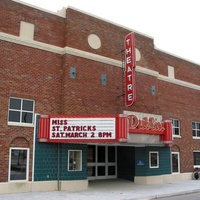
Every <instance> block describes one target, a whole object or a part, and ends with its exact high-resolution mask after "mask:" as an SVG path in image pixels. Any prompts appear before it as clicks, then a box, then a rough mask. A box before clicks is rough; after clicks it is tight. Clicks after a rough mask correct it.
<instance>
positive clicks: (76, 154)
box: [68, 150, 82, 171]
mask: <svg viewBox="0 0 200 200" xmlns="http://www.w3.org/2000/svg"><path fill="white" fill-rule="evenodd" d="M81 170H82V151H80V150H69V151H68V171H81Z"/></svg>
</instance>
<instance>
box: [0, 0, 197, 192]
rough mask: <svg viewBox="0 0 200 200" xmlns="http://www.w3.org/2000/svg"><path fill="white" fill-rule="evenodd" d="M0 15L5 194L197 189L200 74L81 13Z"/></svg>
mask: <svg viewBox="0 0 200 200" xmlns="http://www.w3.org/2000/svg"><path fill="white" fill-rule="evenodd" d="M0 11H1V12H0V15H1V19H2V20H0V45H1V49H0V61H1V62H0V63H1V65H0V67H1V73H0V74H1V81H2V84H1V85H0V93H1V98H0V105H2V106H1V111H0V116H1V117H0V124H1V126H0V150H1V157H0V161H1V165H0V172H1V176H0V193H16V192H30V191H54V190H62V191H63V190H66V191H77V190H81V189H87V187H88V185H89V184H90V182H91V181H94V180H96V181H98V180H103V179H125V180H129V181H132V182H135V183H139V184H159V183H171V182H174V181H178V180H189V179H192V173H193V171H194V168H196V167H200V140H199V138H200V134H199V132H200V115H199V114H200V108H199V105H198V104H199V102H200V79H199V77H200V65H199V64H196V63H193V62H191V61H188V60H185V59H183V58H181V57H178V56H175V55H172V54H170V53H167V52H164V51H162V50H159V49H157V48H155V46H154V40H153V38H152V37H150V36H147V35H145V34H142V33H138V32H137V31H135V30H132V29H130V28H125V27H123V26H122V25H119V24H115V23H112V22H109V21H107V20H106V19H102V18H100V17H97V16H93V15H91V14H88V13H85V12H84V11H80V10H77V9H75V8H71V7H68V8H63V9H61V10H60V11H58V12H57V13H52V12H49V11H47V10H44V9H41V8H37V7H35V6H32V5H29V4H25V3H23V2H20V1H15V0H2V1H1V2H0ZM131 20H137V19H136V18H133V19H131ZM169 42H170V41H169Z"/></svg>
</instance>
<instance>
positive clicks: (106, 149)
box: [87, 145, 117, 180]
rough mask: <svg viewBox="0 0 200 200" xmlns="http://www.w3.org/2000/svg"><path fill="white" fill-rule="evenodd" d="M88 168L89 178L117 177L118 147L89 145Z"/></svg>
mask: <svg viewBox="0 0 200 200" xmlns="http://www.w3.org/2000/svg"><path fill="white" fill-rule="evenodd" d="M87 170H88V171H87V172H88V179H89V180H97V179H111V178H117V148H116V147H115V146H98V145H88V157H87Z"/></svg>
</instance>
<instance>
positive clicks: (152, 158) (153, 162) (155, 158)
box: [149, 151, 159, 168]
mask: <svg viewBox="0 0 200 200" xmlns="http://www.w3.org/2000/svg"><path fill="white" fill-rule="evenodd" d="M149 167H150V168H159V153H158V152H157V151H150V152H149Z"/></svg>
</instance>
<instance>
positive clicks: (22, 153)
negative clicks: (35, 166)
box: [9, 148, 29, 181]
mask: <svg viewBox="0 0 200 200" xmlns="http://www.w3.org/2000/svg"><path fill="white" fill-rule="evenodd" d="M28 163H29V149H28V148H10V161H9V181H27V180H28V171H29V167H28Z"/></svg>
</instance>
